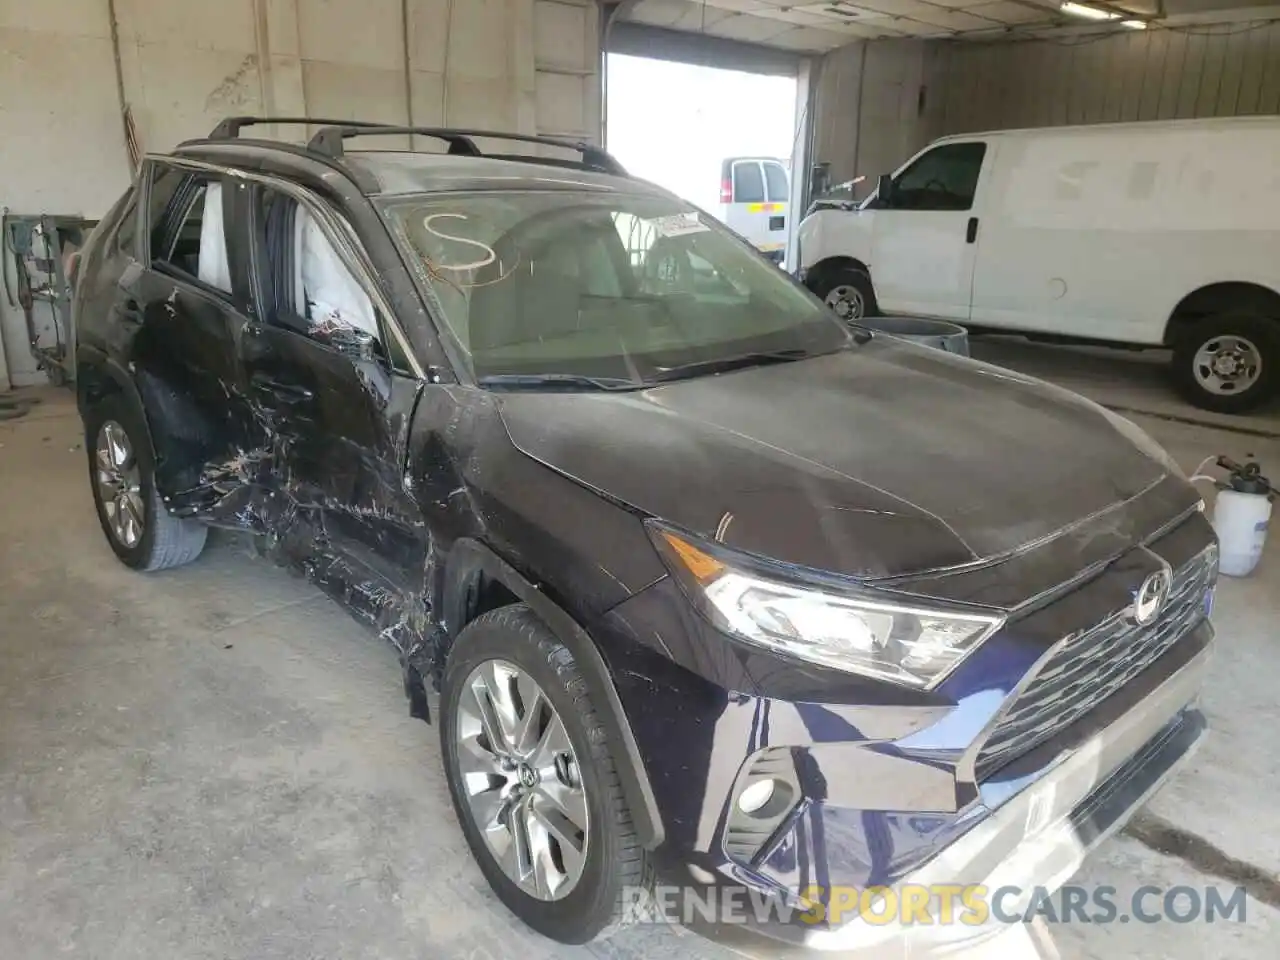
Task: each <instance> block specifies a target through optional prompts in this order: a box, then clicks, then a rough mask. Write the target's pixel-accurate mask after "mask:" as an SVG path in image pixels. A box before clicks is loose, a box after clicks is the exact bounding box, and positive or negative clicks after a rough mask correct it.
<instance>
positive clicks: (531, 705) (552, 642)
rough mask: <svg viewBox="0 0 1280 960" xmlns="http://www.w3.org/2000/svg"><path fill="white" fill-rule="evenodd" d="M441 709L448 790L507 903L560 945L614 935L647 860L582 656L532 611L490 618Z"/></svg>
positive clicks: (456, 660)
mask: <svg viewBox="0 0 1280 960" xmlns="http://www.w3.org/2000/svg"><path fill="white" fill-rule="evenodd" d="M440 706H441V711H440V714H441V715H440V742H441V748H442V752H443V754H444V764H445V775H446V777H447V779H448V782H449V793H450V795H451V797H452V799H453V806H454V809H455V810H456V811H457V814H458V820H459V821H460V822H461V824H462V832H463V835H464V836H465V837H466V841H467V845H468V846H469V847H470V848H471V853H472V855H473V856H474V857H475V859H476V861H477V863H478V864H479V866H480V870H481V872H482V873H483V874H484V875H485V879H486V880H488V881H489V885H490V886H491V887H492V888H493V890H494V892H495V893H496V894H497V895H498V898H499V899H500V900H501V901H502V902H503V903H504V904H505V905H506V906H507V908H508V909H509V910H511V912H512V913H514V914H515V915H516V916H518V917H519V918H520V919H521V920H523V921H524V922H525V923H526V924H528V925H529V926H530V927H532V928H533V929H534V930H536V931H538V932H539V933H541V934H542V935H543V936H546V937H550V938H551V939H553V940H558V941H560V942H561V943H570V944H579V943H586V942H588V941H590V940H594V939H597V938H600V937H603V936H606V935H608V934H609V933H612V932H613V931H614V930H615V929H616V928H617V927H618V926H620V925H621V924H622V923H623V922H625V920H626V919H628V918H627V917H626V916H625V914H624V911H625V908H626V906H627V902H628V898H629V897H634V895H635V893H636V892H638V891H639V890H642V889H643V886H644V884H645V882H646V878H645V871H646V858H645V852H644V850H643V848H642V847H641V846H640V843H639V841H638V840H637V837H636V832H635V828H634V827H633V825H632V822H631V814H630V812H629V811H628V808H627V803H626V800H625V798H624V796H623V794H622V788H621V785H620V783H619V780H618V774H617V762H618V761H616V760H615V759H614V756H613V753H612V751H611V749H610V744H609V741H608V740H607V738H606V736H605V733H604V730H603V728H602V726H601V724H600V721H599V718H598V717H597V715H596V712H595V707H594V705H593V704H592V702H591V697H590V694H589V693H588V691H587V685H586V682H585V680H584V679H583V677H582V674H581V673H580V671H579V670H578V667H577V665H576V663H575V662H574V658H573V654H572V653H571V652H570V651H569V650H568V649H567V648H566V647H565V646H564V645H563V644H561V643H560V641H559V640H558V639H557V638H556V637H555V635H554V634H552V633H551V631H549V630H548V629H547V628H546V626H545V625H543V623H542V621H541V620H539V619H538V617H537V616H536V615H535V614H534V613H533V611H532V610H530V609H529V608H528V607H527V606H525V605H524V604H516V605H513V606H509V607H503V608H501V609H498V610H494V611H491V612H489V613H485V614H482V615H481V616H479V617H477V618H476V619H475V620H474V621H473V622H472V623H470V624H469V625H468V626H467V627H466V628H465V629H464V630H463V631H462V633H461V634H459V636H458V639H457V642H456V643H455V644H454V647H453V649H452V650H451V651H450V653H449V660H448V664H447V667H446V669H445V677H444V685H443V689H442V691H441V704H440Z"/></svg>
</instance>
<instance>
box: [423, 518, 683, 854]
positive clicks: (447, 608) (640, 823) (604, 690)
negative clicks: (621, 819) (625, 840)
mask: <svg viewBox="0 0 1280 960" xmlns="http://www.w3.org/2000/svg"><path fill="white" fill-rule="evenodd" d="M441 588H442V589H441V593H442V595H441V597H440V602H439V604H438V609H439V610H440V614H441V621H442V624H443V626H444V629H445V633H446V635H447V637H448V640H449V643H450V645H452V643H453V641H454V640H455V639H456V638H457V636H458V634H459V633H461V632H462V629H463V627H465V626H466V625H467V624H468V623H470V622H471V621H472V620H474V619H475V618H476V617H477V616H479V615H480V614H481V613H484V612H486V611H487V610H492V609H495V608H496V607H500V606H505V605H507V604H509V603H524V604H527V605H528V607H529V609H530V610H532V611H533V612H534V614H535V615H536V616H537V617H538V619H539V620H541V621H542V622H543V624H544V625H545V626H546V627H547V629H548V630H550V631H551V632H552V633H554V634H555V635H556V637H557V639H559V640H560V642H561V643H563V644H564V645H565V646H566V647H568V648H569V650H570V652H571V653H572V654H573V657H574V660H575V661H576V662H577V664H578V667H579V669H581V671H582V676H583V678H584V679H585V680H586V682H587V685H588V688H589V690H590V692H591V698H592V701H593V702H594V703H595V705H596V709H597V711H598V712H599V715H600V719H601V722H602V723H603V724H604V726H605V729H606V731H607V733H608V735H609V739H610V740H611V741H612V742H613V743H614V744H615V745H616V746H617V747H618V749H619V750H620V751H621V754H622V755H621V756H620V757H619V763H618V777H619V780H620V781H621V785H622V790H623V793H624V794H625V795H626V798H627V805H628V807H630V809H631V816H632V819H633V823H634V825H635V829H636V834H637V836H638V837H639V839H640V843H641V845H642V846H644V847H645V848H646V849H649V850H652V849H654V848H655V847H657V846H658V845H659V844H661V843H662V841H663V839H664V837H665V831H664V828H663V825H662V817H661V815H660V814H659V812H658V805H657V800H656V799H655V798H654V793H653V787H652V785H651V784H650V782H649V776H648V773H647V772H646V770H645V766H644V761H643V759H642V758H641V756H640V749H639V747H638V746H637V744H636V740H635V736H634V735H633V734H632V732H631V725H630V724H629V723H628V722H627V716H626V712H625V710H624V709H623V706H622V701H621V699H620V698H619V697H618V691H617V688H616V687H615V686H614V684H613V678H612V677H610V675H609V669H608V667H607V666H606V665H605V662H604V658H603V657H602V656H601V655H600V651H599V650H598V649H597V648H596V644H595V641H594V640H592V639H591V636H590V635H589V634H588V633H587V632H586V630H584V629H583V628H582V626H581V625H580V624H579V623H578V622H577V620H575V619H574V618H573V616H572V615H570V614H569V613H568V612H567V611H566V610H564V608H562V607H561V606H560V605H559V604H558V603H556V602H555V601H554V600H553V599H551V598H550V597H549V596H547V595H546V593H544V592H543V591H542V590H540V589H539V588H538V587H537V586H536V585H535V584H534V583H532V582H531V581H529V580H528V579H527V578H526V577H525V576H524V575H523V574H521V573H520V572H519V571H518V570H516V569H515V567H513V566H511V564H509V563H507V562H506V561H505V560H503V559H502V558H501V557H500V556H498V554H497V553H495V552H494V551H493V550H492V549H490V548H489V547H488V546H487V545H486V544H484V543H482V542H480V541H479V540H476V539H474V538H470V537H465V538H462V539H460V540H458V541H456V542H455V543H454V545H453V547H452V549H451V550H450V552H449V559H448V561H447V564H446V568H445V573H444V579H443V583H442V585H441Z"/></svg>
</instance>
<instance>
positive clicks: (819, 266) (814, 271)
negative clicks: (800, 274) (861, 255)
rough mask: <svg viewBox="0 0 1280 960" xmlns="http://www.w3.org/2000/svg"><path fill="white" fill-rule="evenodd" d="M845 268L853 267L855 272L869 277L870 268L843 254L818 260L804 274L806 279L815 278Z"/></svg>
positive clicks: (855, 258)
mask: <svg viewBox="0 0 1280 960" xmlns="http://www.w3.org/2000/svg"><path fill="white" fill-rule="evenodd" d="M845 267H853V268H854V269H856V270H861V271H862V272H863V273H865V274H866V275H867V276H868V277H870V276H871V267H870V266H868V265H867V264H865V263H863V262H862V261H861V260H859V259H858V258H857V257H850V256H845V255H843V254H840V255H837V256H833V257H825V258H824V259H822V260H819V261H818V262H817V263H815V264H814V265H813V266H812V267H810V268H809V270H808V273H806V274H805V276H806V277H807V278H808V277H817V276H826V275H827V274H829V273H831V272H833V271H835V270H841V269H843V268H845ZM873 282H874V281H873Z"/></svg>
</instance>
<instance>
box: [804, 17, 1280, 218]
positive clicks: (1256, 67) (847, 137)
mask: <svg viewBox="0 0 1280 960" xmlns="http://www.w3.org/2000/svg"><path fill="white" fill-rule="evenodd" d="M821 71H822V72H821V75H820V80H819V90H818V106H817V109H816V111H815V120H816V122H817V128H816V131H815V135H816V149H815V159H817V160H828V161H830V162H831V164H832V175H833V177H834V178H835V180H836V181H840V180H844V179H848V178H849V177H852V176H854V175H857V174H864V175H866V176H867V177H868V181H867V182H866V183H864V184H863V185H862V190H861V192H860V193H859V194H858V195H859V196H863V195H865V193H866V192H867V189H868V187H869V186H870V185H871V184H874V181H875V177H876V176H877V175H878V174H880V173H885V172H888V171H890V170H892V169H893V168H894V167H896V166H897V165H898V164H900V163H901V162H902V161H903V160H906V159H907V157H909V156H910V155H911V154H912V153H914V152H915V151H916V150H917V149H919V148H920V147H922V146H924V145H925V144H926V143H928V142H929V141H930V140H932V139H934V138H935V137H939V136H943V135H946V134H951V133H965V132H969V131H977V130H998V129H1008V128H1013V127H1036V126H1057V125H1062V124H1078V123H1100V122H1105V121H1118V120H1157V119H1171V118H1182V117H1214V116H1235V115H1240V114H1253V113H1271V114H1274V113H1277V112H1280V22H1276V23H1260V24H1257V25H1251V24H1247V23H1246V24H1240V23H1232V24H1223V25H1221V26H1218V27H1210V26H1198V27H1194V28H1192V27H1187V28H1185V29H1180V30H1173V29H1167V30H1159V29H1151V30H1146V31H1142V32H1138V31H1124V32H1121V33H1117V34H1110V35H1104V36H1092V37H1084V38H1081V37H1076V38H1071V39H1062V40H1057V41H1048V40H1041V41H1021V42H1000V43H979V42H974V41H932V42H926V41H912V40H901V41H899V40H881V41H871V42H867V43H860V44H857V45H854V46H851V47H847V48H845V49H842V50H838V51H836V52H835V53H832V54H829V55H828V56H827V57H826V58H824V60H823V63H822V66H821Z"/></svg>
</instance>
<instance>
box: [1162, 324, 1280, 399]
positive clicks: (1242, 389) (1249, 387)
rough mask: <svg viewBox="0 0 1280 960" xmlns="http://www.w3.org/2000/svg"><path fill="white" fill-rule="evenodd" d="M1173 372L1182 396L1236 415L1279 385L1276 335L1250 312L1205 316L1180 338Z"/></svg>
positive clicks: (1279, 340)
mask: <svg viewBox="0 0 1280 960" xmlns="http://www.w3.org/2000/svg"><path fill="white" fill-rule="evenodd" d="M1173 373H1174V376H1175V378H1176V380H1177V382H1178V386H1179V388H1180V389H1181V391H1182V393H1183V395H1184V396H1185V397H1186V398H1187V400H1189V401H1190V402H1191V403H1193V404H1195V405H1196V406H1197V407H1201V408H1203V409H1205V410H1215V411H1218V412H1219V413H1242V412H1244V411H1246V410H1251V409H1253V408H1254V407H1256V406H1258V405H1259V404H1261V403H1263V402H1264V401H1266V400H1267V399H1269V398H1270V397H1271V396H1272V395H1273V394H1274V393H1275V392H1276V388H1277V386H1280V332H1278V331H1277V329H1276V325H1275V322H1274V321H1272V320H1269V319H1267V318H1265V317H1259V316H1257V315H1254V314H1250V313H1224V314H1218V315H1216V316H1210V317H1207V318H1205V319H1204V320H1201V321H1199V322H1197V323H1195V324H1193V325H1191V326H1188V327H1187V328H1186V329H1185V330H1184V331H1183V332H1182V334H1181V336H1180V337H1179V339H1178V342H1177V343H1176V344H1175V346H1174V353H1173Z"/></svg>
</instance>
